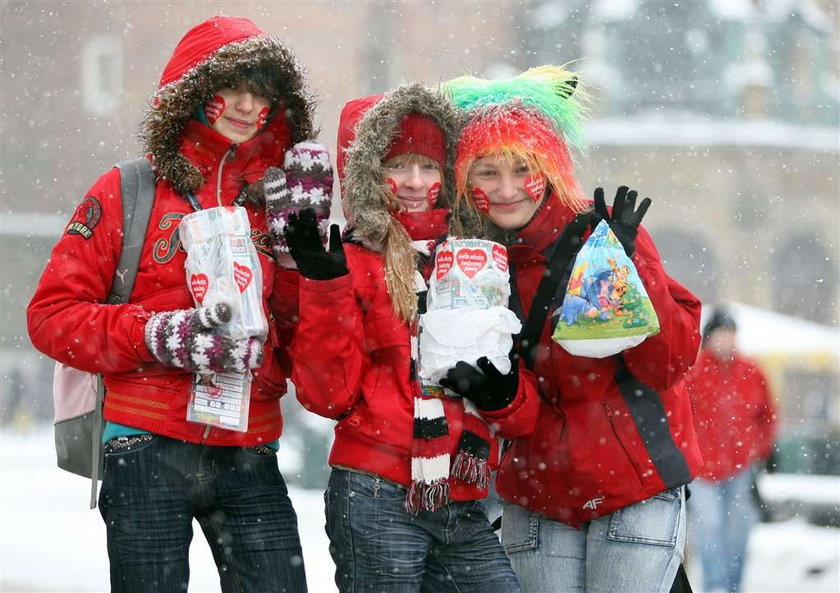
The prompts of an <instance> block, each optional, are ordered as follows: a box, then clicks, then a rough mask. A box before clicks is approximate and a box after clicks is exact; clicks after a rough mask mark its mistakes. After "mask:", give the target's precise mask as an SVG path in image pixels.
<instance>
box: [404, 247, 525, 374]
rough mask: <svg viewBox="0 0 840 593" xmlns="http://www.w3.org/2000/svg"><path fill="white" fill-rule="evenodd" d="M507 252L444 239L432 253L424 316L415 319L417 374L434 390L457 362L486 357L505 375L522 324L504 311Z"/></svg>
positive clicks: (507, 278)
mask: <svg viewBox="0 0 840 593" xmlns="http://www.w3.org/2000/svg"><path fill="white" fill-rule="evenodd" d="M509 298H510V282H509V271H508V257H507V250H506V249H505V248H504V246H502V245H500V244H498V243H495V242H493V241H485V240H481V239H452V238H450V239H447V240H446V241H444V242H443V243H442V244H441V245H439V246H438V248H437V250H436V251H435V268H434V271H433V272H432V276H431V280H430V282H429V292H428V296H427V311H426V313H424V314H423V315H422V316H421V317H420V334H419V374H420V378H421V380H423V382H424V383H431V384H437V383H438V381H439V380H440V379H441V378H442V377H444V376H445V375H446V371H448V370H449V369H451V368H452V367H454V366H455V364H456V363H457V362H458V361H461V360H463V361H466V362H468V363H471V364H475V361H476V360H478V359H479V358H481V357H482V356H486V357H487V358H489V359H490V361H491V362H492V363H493V364H494V365H495V366H496V368H497V369H499V371H500V372H502V373H507V372H509V371H510V359H509V358H508V353H509V352H510V349H511V347H512V346H513V338H512V334H514V333H517V332H518V331H519V330H520V329H521V327H522V326H521V323H520V322H519V319H518V318H517V317H516V314H514V313H513V312H512V311H511V310H510V309H508V308H507V304H508V299H509Z"/></svg>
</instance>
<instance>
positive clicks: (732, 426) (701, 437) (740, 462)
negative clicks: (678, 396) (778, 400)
mask: <svg viewBox="0 0 840 593" xmlns="http://www.w3.org/2000/svg"><path fill="white" fill-rule="evenodd" d="M685 388H686V391H688V395H689V397H690V398H691V403H692V406H693V408H692V409H693V411H694V427H695V428H696V430H697V441H698V442H699V443H700V451H702V453H703V462H704V464H703V468H702V470H701V471H700V474H699V476H700V477H701V478H704V479H706V480H725V479H727V478H730V477H732V476H734V475H735V474H737V473H739V472H741V471H743V470H744V469H745V468H747V467H748V466H749V465H750V464H752V463H754V462H756V461H759V460H763V459H767V458H768V457H770V453H771V450H772V447H773V440H774V437H775V431H776V414H775V410H774V406H773V402H772V398H771V396H770V390H769V389H768V388H767V380H766V379H765V377H764V374H763V373H762V372H761V370H760V369H759V368H758V367H757V366H756V365H755V364H754V363H753V362H752V361H751V360H749V359H747V358H745V357H743V356H740V355H736V356H735V357H734V358H733V359H732V360H729V361H724V360H721V359H719V358H717V357H716V356H715V355H714V354H713V353H712V352H711V351H709V350H706V349H704V350H702V351H701V352H700V356H699V357H698V359H697V362H696V363H695V365H694V366H693V367H692V368H691V370H690V371H689V372H688V374H687V375H686V377H685Z"/></svg>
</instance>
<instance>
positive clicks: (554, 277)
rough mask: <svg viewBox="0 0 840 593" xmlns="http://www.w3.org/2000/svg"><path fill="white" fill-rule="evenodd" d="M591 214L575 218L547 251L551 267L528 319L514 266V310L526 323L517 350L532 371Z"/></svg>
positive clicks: (537, 293) (543, 278) (511, 275)
mask: <svg viewBox="0 0 840 593" xmlns="http://www.w3.org/2000/svg"><path fill="white" fill-rule="evenodd" d="M589 220H590V213H589V212H588V211H587V212H582V213H580V214H578V215H577V216H575V218H574V219H573V220H572V221H571V222H570V223H569V224H568V225H566V228H564V229H563V232H562V233H561V234H560V236H559V237H558V238H557V240H556V241H554V243H552V244H551V245H550V246H549V248H548V249H547V250H546V253H545V256H546V260H547V264H546V267H545V271H544V272H543V276H542V280H540V285H539V287H537V292H536V294H535V295H534V300H533V302H532V303H531V310H530V311H528V314H527V317H525V318H524V319H522V317H521V316H522V315H523V314H524V313H525V312H524V310H523V308H522V304H521V301H520V300H519V291H518V289H517V286H516V270H514V269H513V267H514V266H513V264H512V263H511V266H510V267H511V270H510V279H511V297H512V299H511V300H512V302H511V309H512V310H513V311H514V312H515V313H516V314H517V315H520V320H521V321H522V331H520V332H519V333H518V334H517V335H516V336H514V349H515V351H516V352H518V353H519V355H520V356H521V357H522V358H523V360H524V361H525V366H527V367H528V368H529V369H530V370H532V371H533V370H534V364H535V362H536V352H537V346H539V342H540V336H541V335H542V330H543V326H544V325H545V318H546V317H547V316H548V311H549V309H551V303H552V302H553V300H554V296H555V295H556V294H557V289H558V288H559V286H560V282H561V281H562V280H563V278H564V277H565V275H566V274H565V273H566V271H567V269H568V267H569V264H570V263H572V260H573V259H574V257H575V255H576V254H577V252H578V251H579V250H580V248H581V246H582V245H581V244H580V243H576V242H574V241H571V240H570V239H571V238H572V237H574V236H575V235H576V234H577V233H576V232H575V231H576V230H580V231H581V233H580V234H583V232H582V231H583V229H584V228H585V226H586V225H588V224H589Z"/></svg>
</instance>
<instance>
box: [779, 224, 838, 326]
mask: <svg viewBox="0 0 840 593" xmlns="http://www.w3.org/2000/svg"><path fill="white" fill-rule="evenodd" d="M836 266H837V263H836V261H833V260H832V258H831V257H830V256H829V253H828V251H827V250H826V248H825V247H824V246H823V245H822V244H821V243H820V239H819V237H818V236H816V235H815V234H812V233H800V234H796V235H792V236H790V237H789V238H787V239H786V240H783V241H781V242H780V244H779V246H778V248H777V249H776V251H775V254H774V261H773V278H772V281H773V291H772V295H773V299H774V307H773V308H774V309H776V310H777V311H779V312H781V313H786V314H788V315H793V316H794V317H804V318H806V319H810V320H812V321H816V322H818V323H831V319H833V316H834V314H835V312H836V304H835V301H834V299H835V297H836V295H835V290H836V287H837V273H836Z"/></svg>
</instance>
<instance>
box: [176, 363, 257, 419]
mask: <svg viewBox="0 0 840 593" xmlns="http://www.w3.org/2000/svg"><path fill="white" fill-rule="evenodd" d="M250 397H251V374H250V373H248V374H245V373H216V374H214V375H199V374H198V373H196V374H195V376H194V379H193V389H192V394H191V396H190V405H189V407H188V408H187V420H189V421H190V422H200V423H201V424H207V425H209V426H217V427H219V428H224V429H226V430H235V431H238V432H247V431H248V406H249V403H250Z"/></svg>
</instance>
